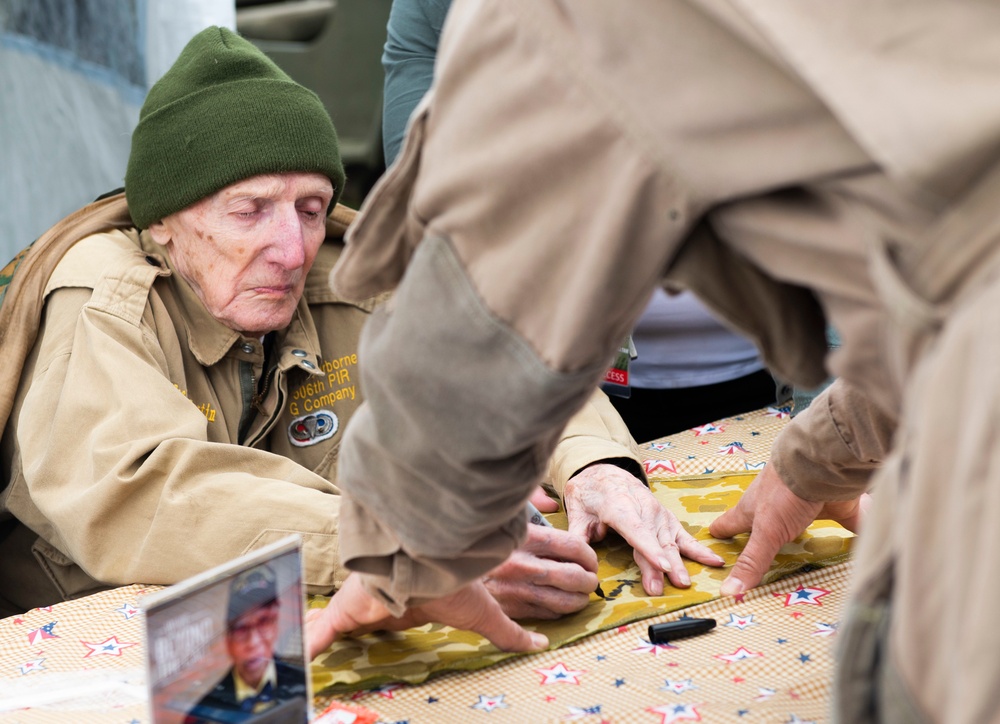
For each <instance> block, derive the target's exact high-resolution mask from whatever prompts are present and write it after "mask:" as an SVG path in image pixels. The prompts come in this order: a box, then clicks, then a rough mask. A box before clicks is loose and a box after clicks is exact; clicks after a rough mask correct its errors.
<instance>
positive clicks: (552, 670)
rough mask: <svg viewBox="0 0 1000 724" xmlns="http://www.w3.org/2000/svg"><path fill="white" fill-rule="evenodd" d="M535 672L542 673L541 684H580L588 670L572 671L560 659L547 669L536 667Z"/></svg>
mask: <svg viewBox="0 0 1000 724" xmlns="http://www.w3.org/2000/svg"><path fill="white" fill-rule="evenodd" d="M535 673H536V674H541V675H542V681H541V686H546V685H548V684H579V683H580V677H581V676H582V675H583V674H586V673H587V672H586V671H571V670H570V669H567V668H566V664H564V663H562V662H561V661H560V662H559V663H557V664H556V665H555V666H550V667H549V668H547V669H535Z"/></svg>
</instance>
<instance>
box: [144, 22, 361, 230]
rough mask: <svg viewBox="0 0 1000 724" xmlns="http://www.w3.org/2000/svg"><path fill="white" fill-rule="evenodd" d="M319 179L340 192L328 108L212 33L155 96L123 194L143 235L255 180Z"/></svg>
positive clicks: (190, 49) (251, 49) (240, 45)
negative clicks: (303, 175) (295, 175)
mask: <svg viewBox="0 0 1000 724" xmlns="http://www.w3.org/2000/svg"><path fill="white" fill-rule="evenodd" d="M290 171H299V172H317V173H321V174H324V175H326V176H327V177H329V179H330V181H331V182H333V189H334V195H333V202H332V203H331V206H330V208H333V204H336V202H337V199H339V198H340V194H341V193H342V192H343V190H344V167H343V164H342V163H341V160H340V150H339V148H338V145H337V132H336V130H334V128H333V121H331V120H330V115H329V113H327V111H326V109H325V108H324V107H323V102H322V101H320V99H319V97H318V96H317V95H316V94H315V93H313V92H312V91H310V90H308V89H306V88H305V87H303V86H301V85H299V84H298V83H296V82H295V81H293V80H292V79H291V78H289V77H288V76H287V75H286V74H285V73H284V72H283V71H282V70H281V69H280V68H278V66H277V65H275V64H274V62H273V61H272V60H271V59H270V58H268V57H267V56H266V55H264V53H262V52H261V51H260V50H259V49H258V48H257V47H256V46H254V45H253V44H252V43H250V42H249V41H247V40H244V39H243V38H241V37H240V36H238V35H236V33H234V32H232V31H231V30H227V29H226V28H220V27H210V28H206V29H205V30H202V31H201V32H200V33H198V34H197V35H196V36H194V38H192V39H191V41H190V42H189V43H188V44H187V46H185V48H184V50H182V51H181V54H180V56H179V57H178V58H177V61H176V62H175V63H174V64H173V66H171V68H170V70H168V71H167V72H166V73H165V74H164V76H163V77H162V78H160V80H158V81H157V82H156V83H155V84H154V85H153V87H152V88H151V89H150V90H149V94H148V95H147V96H146V102H145V103H143V105H142V110H141V111H140V113H139V124H138V125H137V126H136V129H135V131H134V132H133V133H132V152H131V154H130V155H129V159H128V169H127V170H126V172H125V196H126V198H127V199H128V207H129V211H130V212H131V214H132V221H133V222H134V223H135V225H136V226H137V227H138V228H140V229H145V228H148V227H149V225H150V224H152V223H154V222H156V221H159V220H160V219H162V218H163V217H164V216H169V215H170V214H172V213H174V212H175V211H180V210H181V209H184V208H187V207H188V206H190V205H191V204H193V203H195V202H196V201H199V200H201V199H203V198H205V197H206V196H210V195H211V194H213V193H215V192H216V191H218V190H219V189H221V188H224V187H226V186H228V185H230V184H232V183H235V182H237V181H242V180H243V179H247V178H250V177H251V176H256V175H258V174H268V173H282V172H290Z"/></svg>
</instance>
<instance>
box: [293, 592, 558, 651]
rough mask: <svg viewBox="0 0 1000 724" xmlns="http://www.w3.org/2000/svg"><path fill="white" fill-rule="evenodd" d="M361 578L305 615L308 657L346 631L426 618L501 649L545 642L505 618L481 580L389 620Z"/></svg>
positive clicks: (398, 626)
mask: <svg viewBox="0 0 1000 724" xmlns="http://www.w3.org/2000/svg"><path fill="white" fill-rule="evenodd" d="M361 576H362V574H359V573H352V574H351V575H349V576H348V577H347V579H346V580H345V581H344V585H343V586H341V587H340V590H338V591H337V592H336V593H335V594H334V596H333V598H332V599H330V602H329V603H328V604H327V606H326V608H323V609H313V610H311V611H309V612H308V613H307V614H306V643H307V648H308V653H309V659H310V660H312V659H314V658H316V656H318V655H319V654H320V653H321V652H322V651H323V650H324V649H326V648H327V647H328V646H329V645H330V644H332V643H333V642H334V641H335V640H337V639H338V638H341V637H342V636H344V635H346V634H362V633H367V632H369V631H378V630H389V631H399V630H402V629H406V628H411V627H413V626H420V625H422V624H425V623H428V622H430V621H435V622H438V623H443V624H447V625H448V626H453V627H455V628H457V629H462V630H465V631H475V632H476V633H478V634H480V635H481V636H483V637H485V638H487V639H489V641H490V642H492V643H493V645H495V646H496V647H497V648H499V649H501V650H502V651H541V650H543V649H545V648H547V647H548V645H549V640H548V638H547V637H545V636H544V635H543V634H540V633H533V632H530V631H527V630H525V629H523V628H521V627H520V626H518V625H517V624H516V623H514V621H512V620H511V619H510V618H508V617H507V615H506V614H504V612H503V610H501V608H500V604H499V603H498V602H497V601H496V599H494V598H493V597H492V596H491V595H490V593H489V592H488V591H487V590H486V587H485V586H484V585H483V583H482V581H474V582H472V583H470V584H468V585H466V586H464V587H463V588H460V589H458V590H457V591H455V592H454V593H451V594H449V595H447V596H443V597H441V598H437V599H435V600H433V601H429V602H428V603H425V604H423V605H422V606H417V607H414V608H411V609H409V610H407V611H406V613H404V614H403V615H402V616H401V617H400V618H394V617H393V616H392V615H390V613H389V611H388V610H387V609H386V607H385V606H384V605H382V603H381V602H380V601H378V600H377V599H375V598H374V597H372V596H371V594H369V593H368V591H367V590H365V588H364V586H363V585H362V582H361Z"/></svg>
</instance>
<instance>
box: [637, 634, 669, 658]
mask: <svg viewBox="0 0 1000 724" xmlns="http://www.w3.org/2000/svg"><path fill="white" fill-rule="evenodd" d="M676 648H677V647H676V646H674V645H673V644H653V643H650V642H649V641H647V640H646V639H644V638H641V637H640V638H639V646H638V647H637V648H634V649H632V653H634V654H652V655H653V656H659V655H660V654H662V653H664V652H666V651H669V650H671V649H676Z"/></svg>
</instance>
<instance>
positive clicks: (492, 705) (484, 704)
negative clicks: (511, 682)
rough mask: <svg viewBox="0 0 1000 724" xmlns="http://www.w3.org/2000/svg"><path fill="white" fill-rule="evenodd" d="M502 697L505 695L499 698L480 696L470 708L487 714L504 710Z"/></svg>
mask: <svg viewBox="0 0 1000 724" xmlns="http://www.w3.org/2000/svg"><path fill="white" fill-rule="evenodd" d="M504 696H506V694H500V696H486V695H484V694H480V695H479V701H477V702H476V703H475V704H473V705H472V708H473V709H479V710H480V711H487V712H489V711H496V710H497V709H506V708H507V704H505V703H504V700H503V698H504Z"/></svg>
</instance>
